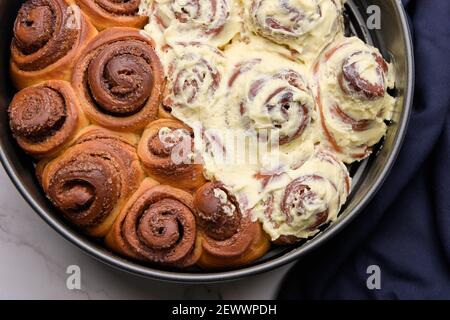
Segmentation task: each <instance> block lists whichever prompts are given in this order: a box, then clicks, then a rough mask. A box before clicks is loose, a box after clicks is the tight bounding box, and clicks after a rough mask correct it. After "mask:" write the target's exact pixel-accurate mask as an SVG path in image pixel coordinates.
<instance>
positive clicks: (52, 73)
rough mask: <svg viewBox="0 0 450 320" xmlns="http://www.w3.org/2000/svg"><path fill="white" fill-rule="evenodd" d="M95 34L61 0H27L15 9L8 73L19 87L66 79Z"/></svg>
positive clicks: (78, 13) (83, 20) (75, 12)
mask: <svg viewBox="0 0 450 320" xmlns="http://www.w3.org/2000/svg"><path fill="white" fill-rule="evenodd" d="M96 34H97V30H96V29H95V28H94V26H93V25H92V24H91V23H90V22H89V21H88V20H87V19H86V18H85V16H84V15H83V14H82V13H81V12H80V10H79V9H78V8H77V7H75V6H69V5H68V4H67V3H66V1H64V0H28V1H26V2H25V3H24V4H23V5H22V7H21V8H20V10H19V13H18V15H17V18H16V21H15V23H14V37H13V40H12V43H11V62H10V72H11V78H12V81H13V84H14V86H15V87H16V88H17V89H23V88H25V87H28V86H31V85H33V84H36V83H39V82H41V81H45V80H53V79H56V80H67V81H70V78H71V75H72V68H73V65H74V63H75V60H76V59H77V57H78V56H79V54H80V52H81V51H82V50H83V48H84V47H85V46H86V44H87V43H88V42H89V40H90V39H92V38H93V37H94V36H95V35H96Z"/></svg>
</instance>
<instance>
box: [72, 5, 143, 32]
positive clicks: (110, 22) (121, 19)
mask: <svg viewBox="0 0 450 320" xmlns="http://www.w3.org/2000/svg"><path fill="white" fill-rule="evenodd" d="M71 1H75V3H76V4H77V5H79V6H80V8H81V10H83V12H84V13H85V14H86V15H87V16H88V17H89V18H90V20H91V22H92V24H93V25H94V26H95V27H96V28H97V29H98V30H103V29H107V28H111V27H133V28H143V27H144V26H145V25H146V24H147V22H148V16H145V15H143V14H140V12H139V8H140V5H141V2H142V0H71Z"/></svg>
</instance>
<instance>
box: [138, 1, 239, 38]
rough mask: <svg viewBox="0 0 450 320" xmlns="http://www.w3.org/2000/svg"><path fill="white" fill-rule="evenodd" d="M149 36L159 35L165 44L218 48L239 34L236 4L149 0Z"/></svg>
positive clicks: (147, 29)
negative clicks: (180, 43) (187, 44)
mask: <svg viewBox="0 0 450 320" xmlns="http://www.w3.org/2000/svg"><path fill="white" fill-rule="evenodd" d="M148 2H149V4H148V8H147V10H146V11H147V13H148V14H149V16H150V23H149V25H148V26H147V27H146V28H145V29H146V31H147V32H149V34H153V33H154V32H158V33H159V32H162V33H163V36H162V38H161V40H162V41H163V43H164V44H168V45H172V44H174V43H177V42H180V41H183V42H201V43H208V44H210V45H213V46H216V47H221V46H223V45H226V44H227V43H229V42H230V41H231V39H232V38H233V37H234V36H235V35H236V34H237V33H238V32H240V30H241V17H240V7H239V4H238V2H237V1H236V0H187V1H186V0H150V1H148Z"/></svg>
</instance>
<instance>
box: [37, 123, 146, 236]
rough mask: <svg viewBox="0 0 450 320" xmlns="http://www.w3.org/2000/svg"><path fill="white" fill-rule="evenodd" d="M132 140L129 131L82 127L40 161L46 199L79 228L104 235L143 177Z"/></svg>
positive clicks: (134, 138)
mask: <svg viewBox="0 0 450 320" xmlns="http://www.w3.org/2000/svg"><path fill="white" fill-rule="evenodd" d="M136 142H137V137H135V136H134V135H131V134H130V135H125V134H116V133H112V132H110V131H108V130H105V129H102V128H99V127H95V126H91V127H88V128H86V129H85V130H83V132H82V133H81V134H80V136H79V137H78V138H77V140H76V142H75V143H74V144H73V145H72V146H71V147H69V148H68V149H67V150H66V151H65V152H64V153H62V154H61V155H60V156H58V157H57V158H55V159H53V160H51V161H48V160H43V162H41V163H40V164H39V165H38V168H37V173H38V175H39V180H40V181H41V183H42V187H43V189H44V191H45V193H46V195H47V197H48V199H49V200H50V201H51V202H52V203H53V205H54V206H55V207H56V208H57V209H58V210H59V211H61V212H62V214H63V215H64V216H65V217H66V218H67V219H68V220H69V221H70V222H71V223H73V224H74V225H76V226H77V227H78V228H80V229H81V230H82V231H83V232H85V233H87V234H89V235H91V236H95V237H103V236H105V235H106V234H107V233H108V231H109V229H110V228H111V226H112V225H113V223H114V220H115V219H116V217H117V215H118V214H119V212H120V210H121V208H122V207H123V206H124V204H125V202H126V201H127V200H128V198H129V197H130V196H131V195H132V194H133V192H134V191H135V190H136V189H137V188H138V187H139V184H140V183H141V181H142V180H143V179H144V172H143V170H142V168H141V165H140V163H139V159H138V156H137V154H136V149H135V145H136Z"/></svg>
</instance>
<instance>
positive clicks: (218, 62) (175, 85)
mask: <svg viewBox="0 0 450 320" xmlns="http://www.w3.org/2000/svg"><path fill="white" fill-rule="evenodd" d="M170 61H171V62H170V63H169V65H168V81H167V86H166V90H165V94H164V99H163V105H164V106H165V108H169V110H171V113H172V115H175V117H177V118H181V119H183V118H186V117H189V116H190V115H195V116H199V115H200V116H201V114H202V112H206V111H207V110H205V109H207V107H208V106H210V105H212V104H213V103H214V101H215V98H216V94H217V92H218V91H219V88H220V86H221V84H222V80H223V73H224V71H223V70H224V67H225V58H224V56H223V54H222V53H221V52H220V51H219V50H217V49H215V48H213V47H211V46H209V45H205V44H200V43H178V44H177V45H176V46H174V47H173V50H172V51H171V56H170Z"/></svg>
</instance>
